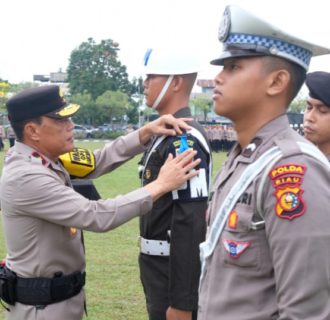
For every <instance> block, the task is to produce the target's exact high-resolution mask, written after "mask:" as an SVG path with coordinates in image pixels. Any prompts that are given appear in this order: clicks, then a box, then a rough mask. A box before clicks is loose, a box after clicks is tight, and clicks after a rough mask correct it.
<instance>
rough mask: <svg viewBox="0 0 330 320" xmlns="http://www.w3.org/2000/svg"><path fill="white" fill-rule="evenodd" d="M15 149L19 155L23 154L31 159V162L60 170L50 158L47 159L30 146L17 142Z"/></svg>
mask: <svg viewBox="0 0 330 320" xmlns="http://www.w3.org/2000/svg"><path fill="white" fill-rule="evenodd" d="M13 148H14V150H15V151H16V152H17V153H19V154H23V155H25V156H27V157H29V158H30V159H31V161H34V162H40V164H42V165H43V166H45V167H49V166H52V167H53V168H56V169H57V168H60V167H59V165H58V164H57V163H56V162H54V161H52V160H50V159H49V158H48V157H46V156H45V155H43V154H42V153H40V152H39V151H37V150H35V149H33V148H31V147H30V146H29V145H27V144H25V143H22V142H19V141H16V142H15V145H14V147H13Z"/></svg>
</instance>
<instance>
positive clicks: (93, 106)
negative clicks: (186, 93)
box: [0, 38, 305, 126]
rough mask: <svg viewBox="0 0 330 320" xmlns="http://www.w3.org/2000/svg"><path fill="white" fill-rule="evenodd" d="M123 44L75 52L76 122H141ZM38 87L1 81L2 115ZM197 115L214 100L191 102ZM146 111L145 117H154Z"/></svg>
mask: <svg viewBox="0 0 330 320" xmlns="http://www.w3.org/2000/svg"><path fill="white" fill-rule="evenodd" d="M119 50H120V48H119V44H118V43H117V42H115V41H113V40H112V39H106V40H101V41H100V42H99V43H97V42H96V41H95V40H94V39H93V38H88V39H87V41H84V42H82V43H81V44H80V45H79V46H78V47H77V48H75V49H73V50H72V52H71V54H70V58H69V64H68V68H67V82H68V85H69V91H70V95H69V97H68V100H69V101H70V102H72V103H77V104H79V105H80V106H81V107H80V111H79V112H78V113H77V114H76V115H75V116H74V119H73V120H74V122H76V123H81V124H90V125H94V126H99V125H102V124H104V123H109V124H111V123H113V121H118V120H120V119H123V118H125V119H127V120H128V121H129V122H130V123H133V124H136V123H137V122H138V116H139V114H138V113H139V112H138V107H139V105H140V104H141V103H142V94H143V79H142V78H133V79H132V81H130V80H129V78H128V73H127V68H126V66H125V65H123V64H122V63H121V62H120V60H119V58H118V51H119ZM36 85H37V84H35V83H19V84H10V83H9V82H8V81H5V80H2V79H1V77H0V111H1V113H2V114H4V113H5V102H6V100H7V99H8V93H9V92H10V93H11V94H14V93H16V92H18V91H21V90H22V89H25V88H29V87H32V86H36ZM304 100H305V99H302V98H301V97H299V96H298V99H295V100H294V101H293V103H292V106H291V108H290V110H289V111H293V112H301V111H302V110H303V109H304V106H305V103H304ZM191 103H192V106H193V108H194V109H195V111H198V112H199V113H202V114H203V118H204V121H206V116H207V113H208V112H209V111H211V110H212V100H211V99H210V97H208V96H207V95H200V96H198V97H196V98H194V99H192V101H191ZM150 112H151V111H150V109H148V108H146V109H145V111H144V113H147V114H150Z"/></svg>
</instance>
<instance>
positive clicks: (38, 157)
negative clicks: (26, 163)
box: [30, 151, 48, 166]
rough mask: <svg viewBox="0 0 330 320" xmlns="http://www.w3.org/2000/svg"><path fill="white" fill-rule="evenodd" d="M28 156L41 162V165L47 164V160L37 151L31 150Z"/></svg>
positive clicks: (33, 160)
mask: <svg viewBox="0 0 330 320" xmlns="http://www.w3.org/2000/svg"><path fill="white" fill-rule="evenodd" d="M30 158H31V161H32V162H36V163H41V164H42V165H43V166H47V165H48V161H47V160H46V159H45V158H44V157H43V156H42V155H41V154H40V153H39V152H37V151H33V152H32V153H31V157H30Z"/></svg>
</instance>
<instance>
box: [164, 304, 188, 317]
mask: <svg viewBox="0 0 330 320" xmlns="http://www.w3.org/2000/svg"><path fill="white" fill-rule="evenodd" d="M191 319H192V312H191V311H184V310H179V309H174V308H172V307H169V308H168V309H167V311H166V320H191Z"/></svg>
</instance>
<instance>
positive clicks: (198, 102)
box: [191, 94, 212, 123]
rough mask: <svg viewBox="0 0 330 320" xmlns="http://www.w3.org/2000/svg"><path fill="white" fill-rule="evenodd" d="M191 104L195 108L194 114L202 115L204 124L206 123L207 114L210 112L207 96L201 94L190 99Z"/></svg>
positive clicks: (210, 101)
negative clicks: (199, 113)
mask: <svg viewBox="0 0 330 320" xmlns="http://www.w3.org/2000/svg"><path fill="white" fill-rule="evenodd" d="M191 103H192V104H193V105H194V106H195V112H196V111H198V112H202V113H203V118H204V123H206V119H207V114H208V113H209V112H210V111H211V107H212V100H211V99H210V98H209V97H208V96H207V95H204V94H201V95H198V96H197V97H196V98H194V99H192V100H191Z"/></svg>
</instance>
